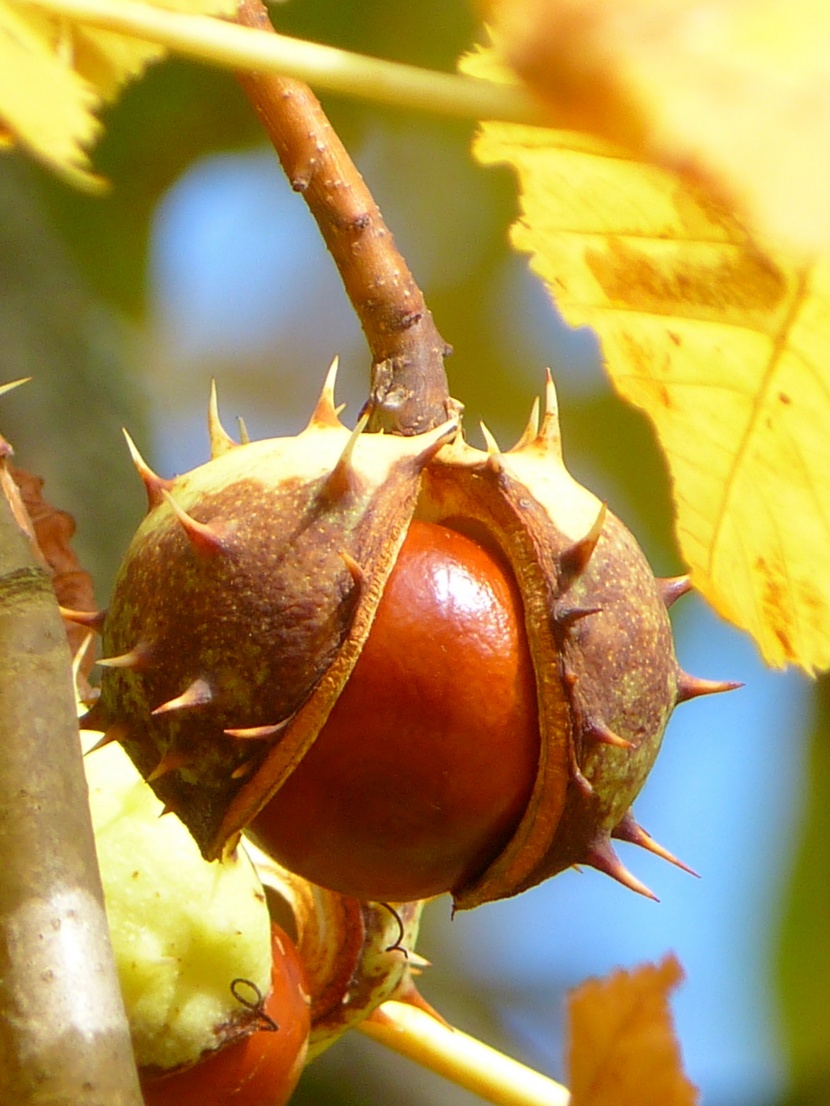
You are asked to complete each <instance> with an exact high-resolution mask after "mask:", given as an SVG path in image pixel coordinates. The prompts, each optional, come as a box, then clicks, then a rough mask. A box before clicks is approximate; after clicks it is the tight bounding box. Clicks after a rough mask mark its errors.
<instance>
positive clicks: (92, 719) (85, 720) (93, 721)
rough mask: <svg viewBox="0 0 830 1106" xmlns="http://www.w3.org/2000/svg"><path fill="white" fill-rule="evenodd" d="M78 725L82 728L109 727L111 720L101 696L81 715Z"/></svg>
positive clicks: (102, 728)
mask: <svg viewBox="0 0 830 1106" xmlns="http://www.w3.org/2000/svg"><path fill="white" fill-rule="evenodd" d="M78 725H79V726H80V728H81V729H82V730H102V731H103V730H106V729H108V728H109V725H110V722H109V719H108V718H107V712H106V711H105V709H104V704H103V702H102V700H101V698H100V696H99V697H98V698H97V699H96V700H95V702H94V703H92V704H91V705H90V708H89V710H88V711H87V712H86V714H82V715H81V716H80V718H79V719H78Z"/></svg>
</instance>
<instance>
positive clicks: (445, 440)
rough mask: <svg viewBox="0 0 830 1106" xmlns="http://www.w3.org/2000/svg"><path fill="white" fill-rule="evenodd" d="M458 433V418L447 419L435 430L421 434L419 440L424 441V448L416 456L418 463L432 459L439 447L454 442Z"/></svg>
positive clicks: (422, 463) (424, 462)
mask: <svg viewBox="0 0 830 1106" xmlns="http://www.w3.org/2000/svg"><path fill="white" fill-rule="evenodd" d="M457 435H458V419H457V418H451V419H447V421H446V422H442V423H441V425H440V426H436V427H435V429H434V430H426V431H424V433H423V434H419V435H418V441H419V443H422V449H421V452H420V453H419V454H418V455H417V457H416V461H417V463H418V464H420V465H425V464H426V463H427V461H430V460H432V458H433V457H434V456H435V454H436V453H437V452H438V450H439V449H442V448H443V447H444V446H445V445H448V444H449V443H450V442H452V441H453V440H454V439H455V438H456V436H457Z"/></svg>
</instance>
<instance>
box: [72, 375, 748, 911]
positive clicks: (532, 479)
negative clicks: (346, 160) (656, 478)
mask: <svg viewBox="0 0 830 1106" xmlns="http://www.w3.org/2000/svg"><path fill="white" fill-rule="evenodd" d="M335 368H336V364H335V365H333V366H332V369H331V370H330V372H329V375H328V377H327V379H326V383H325V385H324V388H323V392H322V394H321V397H320V399H319V401H318V403H317V406H316V408H315V410H314V412H313V414H312V417H311V419H310V421H309V423H308V425H307V427H306V428H305V430H303V431H302V432H301V433H300V434H298V435H297V436H296V437H289V438H278V439H272V440H265V441H258V442H245V443H242V444H237V443H235V442H234V441H233V439H231V437H230V436H229V435H228V434H227V433H226V432H225V431H224V429H223V428H222V426H221V423H220V421H219V416H218V411H217V405H216V399H215V393H213V394H212V397H211V403H210V409H209V430H210V439H211V449H212V457H211V460H210V461H208V462H207V463H206V464H204V465H202V466H200V467H198V468H196V469H194V470H192V471H191V472H188V473H185V474H183V475H181V476H179V477H176V478H175V479H172V480H168V479H164V478H162V477H159V476H157V475H156V474H155V473H153V472H152V470H150V468H149V466H147V465H146V463H145V462H144V461H143V460H142V459H141V458H140V455H139V454H138V453H137V450H136V449H135V446H132V445H131V450H132V452H133V457H134V460H135V463H136V467H137V469H138V472H139V475H140V477H141V479H142V481H143V482H144V485H145V488H146V489H147V496H148V514H147V516H146V517H145V519H144V521H143V523H142V524H141V526H140V527H139V529H138V532H137V533H136V535H135V537H134V539H133V541H132V543H131V545H130V548H129V549H128V551H127V554H126V556H125V559H124V562H123V564H122V567H121V570H120V572H119V575H118V579H117V581H116V586H115V591H114V595H113V599H112V602H111V604H110V607H109V611H108V613H107V616H106V619H105V621H104V627H103V634H104V651H105V657H104V660H103V661H102V664H103V665H104V673H103V679H102V692H101V698H100V700H99V702H98V703H97V704H96V706H95V708H93V712H92V715H91V724H93V725H95V726H98V727H100V728H101V729H103V730H104V732H105V739H104V740H106V738H107V736H110V735H111V737H112V739H113V740H118V741H119V742H121V743H122V744H123V746H124V747H125V749H126V750H127V752H128V753H129V755H130V756H131V758H132V759H133V760H134V762H135V763H136V765H137V767H138V769H139V771H140V772H141V774H142V775H143V776H144V777H145V778H146V779H148V780H149V782H150V783H151V785H152V787H153V788H154V790H155V791H156V793H157V794H158V795H159V797H160V798H161V799H162V801H163V802H164V804H165V806H166V807H167V808H168V809H170V810H172V811H175V812H176V814H177V815H178V816H179V817H180V818H181V819H182V821H184V823H185V824H186V825H187V827H188V829H189V830H190V831H191V833H192V834H193V836H194V838H195V839H196V841H197V843H198V845H199V848H200V849H201V851H202V853H203V855H204V856H205V857H206V858H208V859H212V858H215V857H219V856H221V855H223V854H224V853H226V852H227V851H228V849H231V848H232V847H233V845H234V843H235V841H236V840H237V838H238V836H239V834H240V833H241V832H242V831H243V830H244V829H246V828H247V827H249V826H252V827H253V829H254V831H255V833H256V834H257V835H258V836H259V838H260V840H261V842H263V843H264V844H265V845H266V846H267V847H269V848H271V849H272V850H273V851H274V853H275V855H276V856H277V857H278V858H280V859H282V860H283V861H284V862H285V863H287V864H288V865H289V866H293V867H295V868H296V870H297V872H298V874H300V875H304V876H306V877H307V878H309V879H311V880H316V881H318V882H320V883H322V884H323V885H326V886H329V887H331V888H332V889H334V890H338V891H341V892H343V893H347V894H353V895H355V896H357V897H361V898H364V899H377V900H389V901H405V900H407V899H420V898H425V897H429V896H432V895H434V894H438V893H441V892H443V891H448V892H451V893H452V895H453V899H454V905H455V907H456V908H459V909H465V908H469V907H472V906H475V905H478V904H479V903H482V902H487V901H491V900H493V899H498V898H503V897H506V896H509V895H513V894H517V893H518V892H520V891H522V890H525V889H526V888H528V887H531V886H533V885H534V884H536V883H539V882H540V881H541V880H543V879H546V878H548V877H549V876H551V875H554V874H556V873H557V872H559V871H562V870H563V869H566V868H569V867H571V866H574V865H580V864H581V865H590V866H593V867H595V868H597V869H599V870H600V871H603V872H605V873H606V874H608V875H611V876H612V877H613V878H615V879H617V880H619V881H620V882H621V883H623V884H624V885H626V886H627V887H630V888H631V889H632V890H635V891H638V892H640V893H642V894H646V895H649V896H651V892H650V891H649V890H648V888H646V887H645V886H644V885H643V884H642V883H641V882H640V881H639V880H638V879H637V878H636V877H635V876H633V875H632V874H631V873H630V872H629V871H628V870H627V869H626V868H625V866H624V865H623V864H622V862H621V861H620V860H619V858H618V856H617V854H616V852H615V851H614V849H613V847H612V839H613V838H616V839H619V840H624V841H628V842H630V843H634V844H637V845H640V846H641V847H643V848H646V849H648V850H650V851H652V852H654V853H656V854H657V855H660V856H663V857H664V858H665V859H668V860H670V861H672V862H676V863H679V862H677V861H675V858H673V857H672V856H671V854H670V853H668V852H667V851H666V850H664V849H662V847H661V846H659V845H657V844H656V842H654V840H653V839H652V838H651V836H650V835H649V834H647V833H646V832H645V831H644V830H642V828H641V827H639V826H638V825H637V823H636V821H635V819H634V816H633V814H632V812H631V806H632V803H633V801H634V800H635V798H636V796H637V795H638V793H639V791H640V789H641V787H642V786H643V784H644V782H645V780H646V778H647V776H648V773H649V771H650V769H651V767H652V765H653V763H654V759H655V757H656V755H657V753H658V751H659V747H660V743H661V741H662V737H663V733H664V731H665V727H666V724H667V722H668V719H669V717H670V715H671V713H672V711H673V709H674V707H675V706H676V705H677V704H678V703H680V702H684V701H686V700H688V699H691V698H695V697H697V696H699V695H704V694H709V693H712V692H717V691H725V690H729V689H731V688H733V687H736V686H739V685H737V684H733V683H729V682H717V681H709V680H698V679H695V678H694V677H691V676H689V675H688V674H686V673H684V672H683V671H682V670H681V669H680V667H679V665H678V663H677V661H676V658H675V654H674V645H673V638H672V632H671V625H670V622H669V618H668V613H667V610H668V607H669V606H670V605H671V604H672V603H673V602H674V601H675V600H676V599H678V598H679V597H680V596H681V595H682V594H684V593H685V592H686V591H687V590H688V588H689V583H688V580H687V578H685V577H678V578H671V579H667V580H658V579H655V577H654V575H653V573H652V571H651V569H650V567H649V565H648V563H647V561H646V559H645V557H644V555H643V553H642V551H641V550H640V548H639V546H638V545H637V543H636V541H635V539H634V538H633V537H632V535H631V534H630V532H629V531H628V530H627V529H626V528H625V527H624V526H623V524H622V523H621V522H620V521H619V519H617V518H616V516H614V515H613V514H612V513H611V512H610V511H609V510H608V509H607V508H606V506H605V505H604V504H603V503H601V502H600V501H599V500H598V499H597V498H596V497H595V496H594V495H593V494H592V493H591V492H590V491H588V490H587V489H586V488H584V487H582V486H581V485H580V484H579V483H578V482H577V481H575V480H574V479H573V477H571V476H570V474H569V473H568V471H567V469H566V468H565V465H564V461H563V458H562V450H561V442H560V436H559V420H558V410H557V404H556V394H555V389H554V387H553V383H552V381H551V379H550V375H548V382H547V389H546V402H545V411H544V415H543V418H542V420H541V423H539V422H538V419H537V416H536V414H535V411H534V414H533V415H532V416H531V420H530V423H529V424H528V427H527V429H526V430H525V432H524V433H523V434H522V436H521V438H520V439H519V441H518V442H517V444H516V445H515V446H514V447H513V448H512V449H510V450H506V451H502V450H501V449H500V448H499V446H498V444H497V443H496V442H495V440H494V439H493V437H492V435H490V434H489V432H487V431H485V440H486V449H485V450H483V451H482V450H477V449H475V448H473V447H472V446H470V445H469V444H468V443H467V442H466V441H465V440H464V438H463V436H462V433H461V431H460V427H459V425H458V421H457V419H456V418H451V419H449V420H448V421H447V422H446V423H444V424H443V425H442V426H440V427H437V428H436V429H434V430H430V431H428V432H426V433H423V434H419V435H414V436H412V437H402V436H396V435H390V434H374V433H367V432H366V431H365V423H364V422H361V423H359V424H358V426H357V427H356V428H355V429H354V430H349V429H348V428H347V427H346V426H344V425H343V423H342V422H341V421H340V418H339V414H338V410H337V408H336V407H335V403H334V373H335ZM447 545H452V546H453V547H454V548H455V547H458V548H459V549H463V553H459V556H458V557H457V558H456V557H455V554H452V556H451V558H450V560H451V561H452V562H453V564H455V565H456V566H461V567H457V569H456V568H453V569H450V568H448V567H447V566H446V565H445V564H442V561H441V557H442V556H443V554H442V553H440V552H439V551H440V550H441V549H442V548H443V547H445V546H447ZM415 551H417V552H415ZM453 558H455V559H454V560H453ZM467 558H469V559H470V563H471V564H473V565H475V566H476V567H475V568H474V569H471V568H469V566H468V565H466V559H467ZM455 572H457V576H456V577H455V584H451V583H450V582H449V581H450V580H451V579H452V578H453V573H455ZM459 581H463V583H459ZM456 585H457V586H458V588H459V589H460V590H459V591H454V590H453V588H454V586H456ZM488 589H489V590H488ZM398 591H400V593H401V596H402V598H400V599H396V598H395V596H396V593H397V592H398ZM462 593H463V594H465V595H466V594H468V593H475V595H476V597H477V598H476V601H475V602H472V603H470V604H467V606H466V607H465V602H466V601H465V600H463V599H462V598H460V596H461V594H462ZM485 593H486V594H487V596H488V598H486V599H483V598H482V597H483V596H484V595H485ZM477 602H478V603H480V606H479V607H478V608H477V607H476V603H477ZM396 604H397V605H396ZM467 607H469V609H467ZM462 608H464V610H463V611H462ZM388 610H391V611H395V612H397V613H395V614H394V615H393V616H392V617H391V618H390V616H389V615H388V613H387V611H388ZM401 612H406V618H405V620H404V617H403V615H402V614H401ZM67 616H68V617H71V613H70V612H67ZM421 618H423V619H424V625H426V624H428V623H429V624H432V623H430V620H431V619H434V626H433V629H432V630H431V631H430V632H429V633H426V632H422V631H423V627H422V626H421V625H420V619H421ZM404 621H405V622H406V627H405V628H404V625H403V623H404ZM395 623H400V624H401V632H400V633H397V632H395V633H392V632H391V630H390V625H393V624H395ZM508 624H509V626H510V629H509V630H508V629H507V628H506V627H507V626H508ZM505 634H506V635H507V637H505V638H503V639H502V635H505ZM494 638H495V639H496V640H499V641H501V642H502V644H504V641H509V645H508V646H507V647H506V648H494V647H493V640H494ZM430 640H432V641H434V642H435V643H436V644H435V647H434V648H433V649H432V652H431V653H430ZM477 651H478V652H477ZM497 657H498V658H499V659H501V660H504V659H505V658H506V660H507V669H505V670H502V669H500V668H499V667H498V665H496V666H495V668H492V669H491V668H489V667H488V665H489V664H490V662H491V661H492V660H494V658H497ZM474 658H476V659H474ZM481 658H484V659H483V660H482V659H481ZM508 670H509V671H508ZM88 724H90V723H88ZM511 733H512V735H513V739H512V740H511V738H510V734H511ZM327 750H328V751H327ZM484 806H487V807H489V808H490V809H492V811H493V812H494V813H493V817H492V819H491V820H490V822H489V824H484V823H486V822H487V819H484V820H483V821H482V819H481V811H482V808H483V807H484ZM444 839H445V843H442V844H441V845H440V847H439V846H438V843H439V842H444ZM436 849H437V852H436V851H435V850H436ZM681 866H683V865H681ZM651 897H653V896H651Z"/></svg>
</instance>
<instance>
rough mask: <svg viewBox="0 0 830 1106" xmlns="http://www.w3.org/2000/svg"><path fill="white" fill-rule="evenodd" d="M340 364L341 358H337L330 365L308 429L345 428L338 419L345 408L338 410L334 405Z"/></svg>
mask: <svg viewBox="0 0 830 1106" xmlns="http://www.w3.org/2000/svg"><path fill="white" fill-rule="evenodd" d="M339 364H340V359H339V357H335V358H334V360H333V361H332V363H331V365H329V371H328V372H327V373H326V379H325V381H324V383H323V390H322V391H321V392H320V398H319V399H318V400H317V406H316V407H315V408H314V410H313V411H312V412H311V418H310V419H309V421H308V427H307V429H311V428H312V427H313V426H329V427H337V428H338V429H340V428H342V426H343V424H342V422H341V421H340V419H339V418H338V414H339V412H340V411H342V410H343V408H342V407H340V408H337V407H335V405H334V384H335V381H336V379H337V369H338V366H339Z"/></svg>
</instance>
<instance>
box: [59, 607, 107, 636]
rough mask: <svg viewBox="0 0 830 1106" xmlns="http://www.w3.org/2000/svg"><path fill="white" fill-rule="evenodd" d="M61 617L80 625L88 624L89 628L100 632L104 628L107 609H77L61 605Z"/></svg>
mask: <svg viewBox="0 0 830 1106" xmlns="http://www.w3.org/2000/svg"><path fill="white" fill-rule="evenodd" d="M60 612H61V618H63V619H64V620H65V621H66V622H74V623H75V624H76V625H78V626H86V628H87V629H88V630H94V631H95V633H96V634H100V633H101V631H102V630H103V628H104V620H105V619H106V617H107V612H106V611H76V610H73V609H72V608H71V607H61V608H60Z"/></svg>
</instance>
